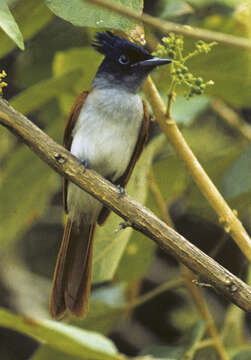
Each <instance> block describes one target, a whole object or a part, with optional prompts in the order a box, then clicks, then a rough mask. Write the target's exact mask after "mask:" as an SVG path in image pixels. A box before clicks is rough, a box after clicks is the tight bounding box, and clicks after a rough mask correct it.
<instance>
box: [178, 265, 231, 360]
mask: <svg viewBox="0 0 251 360" xmlns="http://www.w3.org/2000/svg"><path fill="white" fill-rule="evenodd" d="M182 271H183V274H184V275H185V284H186V286H187V288H188V289H189V291H190V293H191V295H192V297H193V299H194V302H195V303H196V305H197V307H198V308H199V310H200V313H201V315H202V317H203V319H204V320H205V321H206V323H207V326H208V332H209V334H210V336H211V337H212V339H213V341H214V346H215V349H216V350H217V352H218V354H219V355H220V358H221V359H222V360H228V359H229V357H228V355H227V352H226V350H225V348H224V346H223V344H222V341H221V339H220V336H219V334H218V331H217V329H216V326H215V323H214V319H213V317H212V315H211V313H210V312H209V310H208V307H207V304H206V302H205V300H204V299H203V297H202V295H201V292H200V290H199V288H198V287H197V286H196V285H195V284H194V283H193V281H192V280H193V278H194V275H193V273H192V272H191V270H189V269H188V268H187V267H185V266H182Z"/></svg>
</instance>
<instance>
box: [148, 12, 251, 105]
mask: <svg viewBox="0 0 251 360" xmlns="http://www.w3.org/2000/svg"><path fill="white" fill-rule="evenodd" d="M248 6H250V5H247V6H246V7H243V8H242V10H241V11H236V12H233V16H232V17H227V16H221V15H219V14H215V15H212V16H208V17H207V18H206V19H205V20H204V22H200V23H198V24H194V26H195V25H196V26H198V27H200V28H205V29H209V30H212V31H219V32H223V33H227V34H232V35H236V36H240V37H246V38H249V39H250V38H251V23H250V14H249V13H248ZM194 43H195V40H194V39H191V38H185V55H186V54H188V53H190V52H192V51H193V50H194ZM187 66H188V67H189V69H190V70H191V71H192V72H193V73H194V74H195V75H196V76H201V77H202V78H203V79H204V80H205V81H208V80H213V81H214V83H215V84H214V85H213V86H210V87H208V88H207V90H206V94H207V95H210V96H212V97H213V96H218V97H221V98H222V99H223V100H225V101H227V102H228V103H230V104H233V105H234V106H236V107H241V106H246V107H249V106H250V96H249V94H250V93H251V54H250V51H248V50H245V49H240V48H237V47H234V46H226V45H222V44H218V45H217V46H214V47H213V48H212V50H211V51H210V52H209V53H208V54H207V55H205V54H200V55H198V56H195V57H193V58H192V59H191V60H189V61H188V63H187ZM154 79H155V80H156V83H157V84H158V87H159V89H161V91H163V92H166V91H167V89H168V87H169V85H170V74H169V71H167V70H166V69H165V68H164V67H163V68H162V69H161V68H160V69H159V70H158V71H157V72H156V73H155V74H154ZM176 90H177V93H179V94H183V93H184V88H183V87H180V86H179V87H177V89H176Z"/></svg>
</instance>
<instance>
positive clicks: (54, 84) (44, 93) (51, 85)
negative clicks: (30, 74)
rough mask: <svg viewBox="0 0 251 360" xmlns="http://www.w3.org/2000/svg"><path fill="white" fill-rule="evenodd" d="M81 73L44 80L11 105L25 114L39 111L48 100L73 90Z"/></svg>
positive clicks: (13, 99) (72, 72) (19, 96)
mask: <svg viewBox="0 0 251 360" xmlns="http://www.w3.org/2000/svg"><path fill="white" fill-rule="evenodd" d="M79 73H80V72H79V71H77V70H75V71H71V72H69V73H66V74H63V75H61V76H57V77H53V78H50V79H46V80H42V81H40V82H39V83H37V84H35V85H33V86H31V87H29V88H27V89H26V90H24V91H22V92H20V93H19V94H18V95H16V96H15V97H13V98H12V99H11V101H10V104H11V105H12V106H13V107H14V108H15V109H16V110H18V111H20V112H21V113H23V114H27V113H29V112H30V111H34V110H37V109H38V108H40V107H41V106H42V105H43V104H44V103H46V102H47V101H48V100H51V99H53V98H55V97H57V96H58V95H59V94H60V93H63V92H67V91H69V90H70V89H72V84H73V83H75V81H77V79H79Z"/></svg>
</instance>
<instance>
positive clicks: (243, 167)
mask: <svg viewBox="0 0 251 360" xmlns="http://www.w3.org/2000/svg"><path fill="white" fill-rule="evenodd" d="M250 179H251V145H249V146H248V147H247V148H246V149H245V150H244V151H243V152H242V153H241V154H240V156H239V157H238V158H237V159H236V160H235V161H234V162H233V163H232V165H231V167H230V168H229V169H228V170H227V171H226V172H225V174H224V176H223V178H222V181H221V191H222V195H223V196H224V197H225V198H226V199H233V198H235V199H236V198H238V197H240V198H241V200H242V201H244V200H245V198H246V200H247V201H249V203H250V196H251V182H250ZM242 205H244V204H242Z"/></svg>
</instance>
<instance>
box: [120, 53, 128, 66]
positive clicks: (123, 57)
mask: <svg viewBox="0 0 251 360" xmlns="http://www.w3.org/2000/svg"><path fill="white" fill-rule="evenodd" d="M129 62H130V59H129V57H128V56H127V55H125V54H122V55H120V57H119V63H120V64H121V65H127V64H129Z"/></svg>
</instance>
